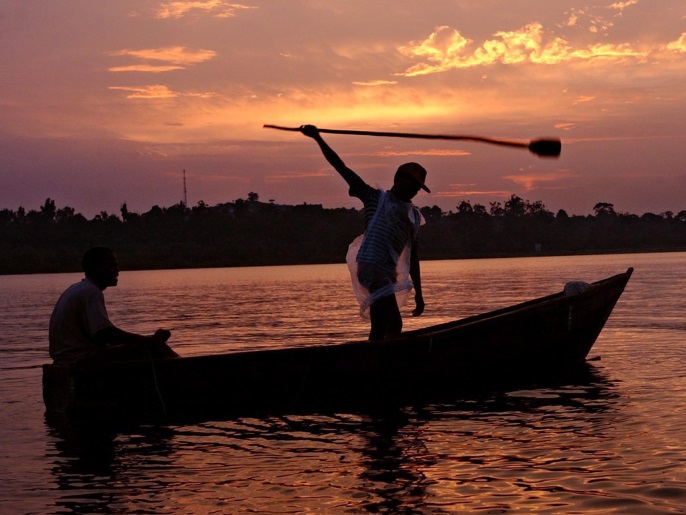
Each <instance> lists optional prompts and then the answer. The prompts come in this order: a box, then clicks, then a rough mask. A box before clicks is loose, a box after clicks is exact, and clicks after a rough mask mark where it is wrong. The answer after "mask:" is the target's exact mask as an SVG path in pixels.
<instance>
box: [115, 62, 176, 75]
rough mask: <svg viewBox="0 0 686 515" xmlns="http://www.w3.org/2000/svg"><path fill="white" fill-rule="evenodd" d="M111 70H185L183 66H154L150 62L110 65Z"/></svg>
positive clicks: (157, 71)
mask: <svg viewBox="0 0 686 515" xmlns="http://www.w3.org/2000/svg"><path fill="white" fill-rule="evenodd" d="M108 70H109V71H111V72H147V73H163V72H171V71H174V70H185V67H183V66H175V65H169V66H154V65H152V64H132V65H130V66H112V67H110V68H108Z"/></svg>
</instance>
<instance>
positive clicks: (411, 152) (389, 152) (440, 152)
mask: <svg viewBox="0 0 686 515" xmlns="http://www.w3.org/2000/svg"><path fill="white" fill-rule="evenodd" d="M374 155H377V156H386V157H390V156H453V157H454V156H471V155H472V153H471V152H467V151H466V150H446V149H435V148H434V149H430V150H404V151H399V150H383V151H381V152H376V153H375V154H374Z"/></svg>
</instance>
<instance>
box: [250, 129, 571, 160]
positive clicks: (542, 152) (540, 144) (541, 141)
mask: <svg viewBox="0 0 686 515" xmlns="http://www.w3.org/2000/svg"><path fill="white" fill-rule="evenodd" d="M263 127H264V128H265V129H278V130H281V131H295V132H300V127H282V126H280V125H268V124H266V125H264V126H263ZM318 130H319V132H321V133H324V134H347V135H353V136H384V137H391V138H415V139H443V140H461V141H478V142H481V143H490V144H493V145H501V146H506V147H517V148H526V149H528V150H529V151H530V152H532V153H534V154H536V155H538V156H540V157H559V156H560V152H561V151H562V143H561V141H560V140H559V139H557V138H538V139H534V140H531V141H529V142H523V141H513V140H505V139H498V138H488V137H485V136H466V135H451V134H414V133H408V132H379V131H357V130H346V129H318Z"/></svg>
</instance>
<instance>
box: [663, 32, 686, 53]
mask: <svg viewBox="0 0 686 515" xmlns="http://www.w3.org/2000/svg"><path fill="white" fill-rule="evenodd" d="M665 48H666V49H667V50H670V51H672V52H680V53H684V52H686V32H684V33H682V34H681V36H680V37H679V39H677V40H676V41H672V42H671V43H669V44H667V45H666V47H665Z"/></svg>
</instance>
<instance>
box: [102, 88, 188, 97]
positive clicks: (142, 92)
mask: <svg viewBox="0 0 686 515" xmlns="http://www.w3.org/2000/svg"><path fill="white" fill-rule="evenodd" d="M108 89H114V90H121V91H130V92H131V94H130V95H127V96H126V98H145V99H151V98H153V99H157V98H174V97H177V96H179V95H178V93H174V92H173V91H172V90H170V89H169V88H168V87H167V86H163V85H161V84H155V85H153V86H142V87H137V88H136V87H124V86H110V87H109V88H108Z"/></svg>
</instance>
